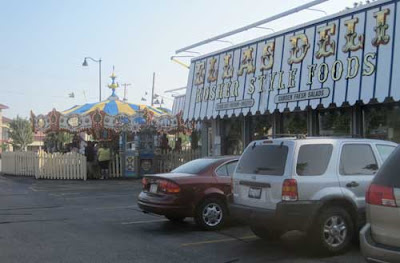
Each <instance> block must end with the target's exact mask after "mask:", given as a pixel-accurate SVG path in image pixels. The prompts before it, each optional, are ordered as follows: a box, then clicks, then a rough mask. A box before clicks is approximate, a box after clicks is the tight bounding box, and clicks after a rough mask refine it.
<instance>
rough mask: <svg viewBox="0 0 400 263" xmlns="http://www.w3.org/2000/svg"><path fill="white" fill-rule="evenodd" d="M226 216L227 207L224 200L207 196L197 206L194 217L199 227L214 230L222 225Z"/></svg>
mask: <svg viewBox="0 0 400 263" xmlns="http://www.w3.org/2000/svg"><path fill="white" fill-rule="evenodd" d="M226 216H227V208H226V205H225V204H224V202H222V201H221V200H219V199H217V198H207V199H205V200H204V201H203V202H202V203H201V204H200V205H199V206H198V207H197V209H196V211H195V216H194V219H195V221H196V224H197V225H199V226H200V227H201V228H203V229H205V230H216V229H220V228H221V227H222V226H223V225H224V223H225V219H226V218H225V217H226Z"/></svg>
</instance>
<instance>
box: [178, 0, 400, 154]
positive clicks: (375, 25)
mask: <svg viewBox="0 0 400 263" xmlns="http://www.w3.org/2000/svg"><path fill="white" fill-rule="evenodd" d="M398 4H399V1H398V0H382V1H377V2H373V3H371V4H368V5H363V6H361V7H359V8H354V9H351V10H346V11H343V12H340V13H337V14H335V15H332V16H329V17H325V18H323V19H320V20H316V21H312V22H310V23H307V24H304V25H301V26H298V27H294V28H290V29H287V30H285V31H282V32H277V33H274V34H272V35H268V36H266V37H263V38H259V39H256V40H252V41H249V42H246V43H243V44H241V45H237V46H234V47H231V48H228V49H224V50H221V51H218V52H214V53H210V54H207V55H204V56H200V57H196V58H194V59H193V60H192V63H191V66H190V73H189V78H188V84H187V90H186V96H185V103H184V105H183V118H184V120H185V121H198V122H201V123H202V140H203V144H202V145H203V147H204V148H205V149H204V153H205V154H207V155H225V154H240V153H241V152H242V151H243V149H244V148H245V147H246V145H247V144H248V143H249V142H250V141H252V140H255V139H260V138H263V137H265V136H268V135H278V134H307V135H311V136H354V137H368V138H379V139H386V140H392V141H395V142H400V117H399V116H400V104H399V100H400V84H399V83H400V74H398V72H400V16H399V15H400V9H399V8H398Z"/></svg>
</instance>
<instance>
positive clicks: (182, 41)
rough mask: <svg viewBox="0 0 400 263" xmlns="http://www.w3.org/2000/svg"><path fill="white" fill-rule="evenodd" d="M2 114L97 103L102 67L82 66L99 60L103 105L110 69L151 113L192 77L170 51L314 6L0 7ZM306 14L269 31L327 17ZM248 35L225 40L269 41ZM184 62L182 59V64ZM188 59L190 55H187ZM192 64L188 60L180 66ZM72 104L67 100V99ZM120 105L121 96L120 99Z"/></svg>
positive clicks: (271, 2)
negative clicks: (157, 98)
mask: <svg viewBox="0 0 400 263" xmlns="http://www.w3.org/2000/svg"><path fill="white" fill-rule="evenodd" d="M0 2H1V8H0V32H1V33H0V36H1V41H0V46H1V47H2V50H1V51H0V104H5V105H7V106H8V107H9V109H8V110H5V111H4V112H3V115H4V116H7V117H9V118H14V117H16V116H17V115H19V116H22V117H28V116H29V113H30V111H31V110H32V111H33V112H34V113H35V114H36V115H38V114H47V113H48V112H49V111H51V110H52V109H53V108H55V109H57V110H59V111H62V110H65V109H68V108H71V107H72V106H74V105H80V104H84V103H88V102H96V101H98V98H99V82H98V78H99V67H98V64H97V63H95V62H92V61H88V64H89V66H88V67H82V62H83V59H84V57H86V56H90V57H93V58H94V59H99V58H101V59H102V61H103V62H102V99H103V100H105V99H106V98H107V97H108V96H109V95H111V91H110V90H109V89H108V88H107V84H109V83H110V78H109V76H110V75H111V73H112V69H113V66H115V73H116V75H117V76H118V78H117V81H118V82H119V83H120V84H121V83H130V84H131V86H129V87H128V88H127V99H128V101H129V102H131V103H138V104H143V103H144V104H146V103H150V97H149V95H147V96H146V97H147V102H143V101H141V98H142V97H143V96H144V95H145V92H147V93H148V94H150V93H151V87H152V76H153V72H155V73H156V78H155V93H157V94H160V95H162V96H166V98H165V99H164V102H165V103H166V105H165V106H166V107H169V108H171V106H172V99H171V94H170V93H165V94H164V91H166V90H170V89H175V88H180V87H185V86H186V84H187V77H188V73H189V70H188V69H186V68H185V67H183V66H181V65H179V64H177V63H174V62H173V61H171V60H170V57H171V56H173V55H175V51H176V50H178V49H180V48H183V47H185V46H188V45H190V44H193V43H196V42H199V41H202V40H205V39H208V38H210V37H213V36H215V35H219V34H222V33H225V32H228V31H231V30H234V29H236V28H239V27H242V26H245V25H247V24H250V23H253V22H256V21H259V20H261V19H265V18H267V17H270V16H272V15H275V14H278V13H281V12H283V11H286V10H288V9H291V8H294V7H296V6H299V5H302V4H305V3H308V2H311V0H258V1H257V0H246V1H243V0H241V1H240V0H201V1H199V0H198V1H193V0H168V1H166V0H164V1H162V0H153V1H145V0H141V1H139V0H52V1H51V0H35V1H31V0H25V1H23V0H15V1H8V0H0ZM347 6H348V7H352V6H353V1H349V0H329V1H328V2H325V3H323V4H320V5H318V6H316V7H314V8H317V9H319V10H323V11H324V12H326V13H327V14H333V13H336V12H339V11H342V10H343V9H344V8H345V7H347ZM324 12H321V11H313V10H304V11H302V12H299V13H296V14H294V15H291V16H288V17H285V18H282V19H280V20H277V21H274V22H271V23H269V24H265V25H264V26H265V27H270V28H273V30H275V32H278V31H279V30H283V29H285V28H289V27H292V26H295V25H298V24H302V23H304V22H307V21H311V20H314V19H319V18H321V17H324V16H326V14H325V13H324ZM271 32H272V31H270V30H265V29H252V30H248V31H246V32H244V33H241V34H238V35H235V36H232V37H228V38H226V39H225V40H228V41H230V42H232V43H234V44H240V43H241V42H244V41H248V40H251V39H253V38H256V37H260V36H264V35H268V34H270V33H271ZM229 45H231V44H230V43H222V42H219V43H211V44H208V45H205V46H202V47H199V48H195V49H194V50H195V51H197V52H200V53H201V54H203V55H204V54H207V53H208V52H211V51H215V50H218V49H222V48H226V47H229ZM179 55H185V54H179ZM186 55H187V54H186ZM182 62H184V63H186V64H189V63H190V58H184V59H182ZM72 92H73V93H74V94H75V97H74V98H69V96H68V94H69V93H72ZM117 94H118V95H119V97H120V98H122V97H123V88H119V90H117Z"/></svg>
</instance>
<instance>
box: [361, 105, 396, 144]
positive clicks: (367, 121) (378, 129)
mask: <svg viewBox="0 0 400 263" xmlns="http://www.w3.org/2000/svg"><path fill="white" fill-rule="evenodd" d="M363 114H364V134H365V137H367V138H374V139H382V140H391V141H394V142H397V143H398V142H400V106H399V104H398V103H393V104H380V105H373V106H365V107H364V109H363Z"/></svg>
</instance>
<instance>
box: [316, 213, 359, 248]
mask: <svg viewBox="0 0 400 263" xmlns="http://www.w3.org/2000/svg"><path fill="white" fill-rule="evenodd" d="M311 235H312V238H313V239H314V241H315V242H316V245H317V246H319V247H320V248H321V249H322V251H323V252H325V253H329V254H340V253H343V252H345V251H346V250H347V249H349V248H350V245H351V240H352V239H353V236H354V225H353V221H352V219H351V217H350V215H349V213H348V212H347V211H346V210H345V209H343V208H340V207H332V208H328V209H326V210H323V211H322V212H321V214H320V215H319V216H318V218H317V220H316V224H315V229H312V230H311Z"/></svg>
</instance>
